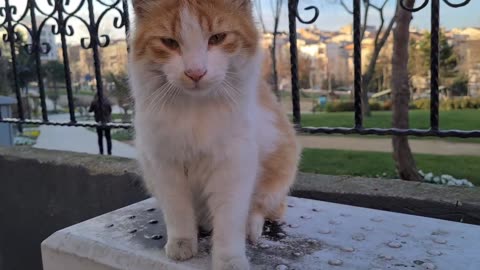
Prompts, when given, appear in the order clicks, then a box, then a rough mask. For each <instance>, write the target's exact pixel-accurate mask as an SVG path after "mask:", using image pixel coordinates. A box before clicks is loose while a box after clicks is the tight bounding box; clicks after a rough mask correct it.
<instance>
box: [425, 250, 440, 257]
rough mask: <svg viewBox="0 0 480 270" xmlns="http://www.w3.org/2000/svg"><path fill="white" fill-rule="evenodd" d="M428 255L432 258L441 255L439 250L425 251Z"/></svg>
mask: <svg viewBox="0 0 480 270" xmlns="http://www.w3.org/2000/svg"><path fill="white" fill-rule="evenodd" d="M427 253H428V254H430V255H432V256H441V255H442V254H443V253H442V252H441V251H439V250H428V251H427Z"/></svg>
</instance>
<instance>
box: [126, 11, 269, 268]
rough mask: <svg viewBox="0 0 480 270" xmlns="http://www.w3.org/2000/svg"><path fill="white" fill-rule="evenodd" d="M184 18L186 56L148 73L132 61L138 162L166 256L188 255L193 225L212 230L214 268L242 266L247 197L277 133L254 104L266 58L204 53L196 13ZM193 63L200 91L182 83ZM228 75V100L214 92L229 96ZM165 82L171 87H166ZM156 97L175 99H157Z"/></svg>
mask: <svg viewBox="0 0 480 270" xmlns="http://www.w3.org/2000/svg"><path fill="white" fill-rule="evenodd" d="M182 18H183V20H182V29H185V30H186V31H185V33H184V34H182V39H183V40H182V41H181V46H182V53H183V54H184V57H182V56H177V57H174V58H173V59H171V61H169V63H167V64H165V65H164V66H159V67H152V64H151V63H147V62H145V61H142V60H140V59H136V58H135V56H134V55H133V54H132V55H131V63H130V81H131V86H132V90H133V95H134V98H135V120H134V122H135V129H136V147H137V150H138V153H139V157H138V159H139V163H140V165H141V168H142V170H143V173H144V180H145V182H146V185H147V187H148V189H149V191H150V192H151V193H152V194H153V195H154V196H155V197H156V198H157V199H158V201H159V203H160V205H161V207H162V210H163V213H164V216H165V222H166V225H167V231H168V242H167V245H166V252H167V255H168V256H169V257H170V258H173V259H177V260H185V259H188V258H190V257H192V256H194V255H195V254H196V252H197V225H206V226H209V225H210V224H211V225H213V228H214V236H213V263H212V264H213V269H215V270H220V269H221V270H223V269H241V270H243V269H248V268H249V266H248V261H247V259H246V256H245V239H246V224H247V219H248V213H249V208H250V201H251V196H252V193H253V191H254V188H255V184H256V181H257V178H258V172H259V164H260V160H261V159H262V158H263V157H265V156H266V154H268V153H270V152H271V151H273V150H275V145H276V141H277V137H278V130H276V128H275V125H274V123H273V122H274V121H275V116H274V114H273V112H270V111H268V110H267V109H264V108H261V107H260V105H259V101H258V95H257V91H258V88H259V85H258V84H259V80H260V79H259V77H260V67H261V60H262V55H261V53H260V49H259V52H258V53H256V54H255V56H253V57H251V56H246V55H245V54H242V53H239V54H238V55H234V56H227V55H225V54H224V53H223V52H222V51H220V49H212V50H207V47H202V46H203V45H199V44H206V42H208V36H207V35H205V34H202V32H201V30H199V29H195V27H196V25H197V26H198V22H195V21H193V22H192V20H194V16H190V14H188V11H186V10H185V11H184V12H183V13H182ZM187 30H188V31H187ZM191 31H194V32H195V31H196V32H197V33H196V34H191V33H192V32H191ZM183 44H189V45H183ZM202 48H203V51H202ZM191 65H194V66H195V65H200V66H201V65H204V66H205V67H206V68H207V69H208V73H207V75H206V77H205V78H204V79H202V81H201V89H200V90H191V89H190V85H185V83H184V82H183V81H182V80H181V76H183V71H184V69H185V68H188V67H191ZM152 69H153V70H157V71H156V72H155V71H152ZM158 70H161V71H162V73H160V75H159V74H158ZM227 70H229V71H231V72H233V73H234V76H235V77H236V78H234V79H227V81H228V83H229V85H231V86H232V87H235V88H236V89H238V90H239V91H240V92H241V95H237V96H235V99H234V101H232V100H229V99H227V98H225V97H224V96H223V97H222V96H221V95H219V94H218V93H217V91H220V90H226V91H229V90H228V87H226V86H225V85H223V84H221V82H222V81H224V80H225V79H226V77H228V76H227V75H226V72H225V71H227ZM162 74H164V75H162ZM165 81H168V82H171V83H172V84H173V86H171V87H170V88H165V87H163V88H162V85H164V84H165ZM172 87H173V88H172ZM171 89H175V91H176V92H172V91H173V90H171ZM219 89H220V90H219ZM230 90H231V89H230ZM194 91H201V92H202V93H203V94H201V95H199V94H196V93H192V92H194ZM157 92H158V93H157ZM162 92H165V93H163V94H165V95H166V96H168V95H169V94H170V95H172V93H174V95H176V96H174V97H172V98H171V99H170V100H168V102H164V103H162V102H160V100H162V99H161V98H160V97H161V96H159V95H161V94H162ZM164 97H165V96H164ZM199 223H200V224H199ZM260 223H261V224H260ZM261 225H263V218H262V219H258V218H255V222H254V224H253V225H252V226H254V229H251V231H253V233H254V234H255V235H256V236H257V237H258V236H259V234H261Z"/></svg>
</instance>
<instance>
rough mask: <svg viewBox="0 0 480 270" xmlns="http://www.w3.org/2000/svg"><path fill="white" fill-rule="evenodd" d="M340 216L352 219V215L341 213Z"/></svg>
mask: <svg viewBox="0 0 480 270" xmlns="http://www.w3.org/2000/svg"><path fill="white" fill-rule="evenodd" d="M340 216H341V217H351V216H352V215H350V214H346V213H341V214H340Z"/></svg>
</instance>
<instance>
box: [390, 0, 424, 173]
mask: <svg viewBox="0 0 480 270" xmlns="http://www.w3.org/2000/svg"><path fill="white" fill-rule="evenodd" d="M414 4H415V0H407V1H405V6H406V7H407V8H412V7H413V5H414ZM396 17H397V19H396V26H395V29H394V30H393V56H392V82H391V83H392V101H393V121H392V122H393V123H392V124H393V127H394V128H401V129H408V127H409V122H408V104H409V102H410V86H409V78H408V58H409V57H408V48H409V40H410V31H409V29H410V21H411V20H412V14H411V12H409V11H407V10H405V9H403V8H401V7H398V6H397V11H396ZM392 144H393V159H394V160H395V166H396V168H397V172H398V175H399V176H400V178H401V179H404V180H410V181H421V180H422V177H421V176H420V174H419V173H418V169H417V166H416V164H415V160H414V158H413V155H412V151H411V149H410V145H409V144H408V137H407V136H393V138H392Z"/></svg>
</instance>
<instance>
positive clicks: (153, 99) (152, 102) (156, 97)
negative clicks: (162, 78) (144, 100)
mask: <svg viewBox="0 0 480 270" xmlns="http://www.w3.org/2000/svg"><path fill="white" fill-rule="evenodd" d="M169 85H170V83H169V82H167V83H165V84H163V85H162V86H161V87H159V88H157V89H156V90H155V91H153V93H152V94H151V95H150V98H149V101H148V103H149V104H148V106H147V107H146V110H147V111H148V112H152V111H154V109H155V107H156V104H157V103H158V102H160V101H161V100H162V98H163V96H164V95H165V92H166V90H165V88H168V87H169ZM152 106H153V107H152Z"/></svg>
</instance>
